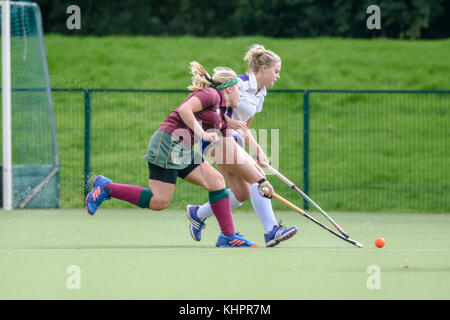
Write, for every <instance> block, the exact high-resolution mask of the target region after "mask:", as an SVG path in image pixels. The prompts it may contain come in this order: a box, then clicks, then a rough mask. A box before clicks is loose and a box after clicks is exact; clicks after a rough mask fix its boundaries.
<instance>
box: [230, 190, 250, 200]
mask: <svg viewBox="0 0 450 320" xmlns="http://www.w3.org/2000/svg"><path fill="white" fill-rule="evenodd" d="M233 193H234V197H235V198H236V200H238V201H240V202H245V201H247V199H248V198H250V190H245V189H244V190H239V192H234V191H233Z"/></svg>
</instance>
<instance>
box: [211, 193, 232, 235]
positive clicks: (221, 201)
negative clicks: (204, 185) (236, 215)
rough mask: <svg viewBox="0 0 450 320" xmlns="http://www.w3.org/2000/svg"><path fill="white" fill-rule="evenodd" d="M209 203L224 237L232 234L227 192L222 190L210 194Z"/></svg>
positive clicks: (229, 203)
mask: <svg viewBox="0 0 450 320" xmlns="http://www.w3.org/2000/svg"><path fill="white" fill-rule="evenodd" d="M209 203H210V205H211V209H212V211H213V212H214V215H215V216H216V219H217V222H218V223H219V226H220V230H221V231H222V233H223V234H224V235H226V236H231V235H232V234H234V233H235V230H234V222H233V216H232V215H231V202H230V197H229V194H228V190H227V189H222V190H218V191H212V192H210V193H209Z"/></svg>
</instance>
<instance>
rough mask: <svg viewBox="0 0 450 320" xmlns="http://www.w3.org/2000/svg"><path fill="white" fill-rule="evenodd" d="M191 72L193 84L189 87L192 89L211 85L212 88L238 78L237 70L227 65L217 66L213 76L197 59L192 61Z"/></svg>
mask: <svg viewBox="0 0 450 320" xmlns="http://www.w3.org/2000/svg"><path fill="white" fill-rule="evenodd" d="M190 68H191V74H192V84H191V85H190V86H189V87H188V89H189V90H191V91H196V90H199V89H202V88H206V87H207V86H208V85H211V87H212V88H216V87H217V86H219V85H221V84H223V83H225V82H227V81H229V80H231V79H233V78H236V77H237V75H236V72H234V71H233V70H232V69H230V68H227V67H216V68H214V74H213V76H212V77H211V76H210V75H209V73H208V72H207V71H206V69H205V68H204V67H203V66H202V65H201V64H200V63H198V62H197V61H192V62H191V63H190Z"/></svg>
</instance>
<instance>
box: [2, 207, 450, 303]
mask: <svg viewBox="0 0 450 320" xmlns="http://www.w3.org/2000/svg"><path fill="white" fill-rule="evenodd" d="M113 201H114V200H113ZM310 214H311V215H313V216H314V217H316V218H317V219H319V220H321V221H322V222H324V223H326V224H327V225H329V223H327V222H326V221H324V220H323V217H321V216H320V214H318V213H317V212H314V211H311V212H310ZM330 215H331V216H332V217H333V218H334V219H335V220H336V221H337V222H338V223H339V224H340V225H341V226H342V227H343V228H344V229H345V230H346V231H347V232H348V233H349V234H350V236H351V238H354V239H356V240H358V241H360V242H361V243H362V244H363V245H364V248H362V249H360V248H357V247H354V246H352V245H351V244H348V243H347V242H344V241H342V240H340V239H339V238H337V237H335V236H333V235H332V234H330V233H329V232H327V231H326V230H323V229H322V228H320V227H319V226H317V225H316V224H314V223H313V222H311V221H309V220H307V219H305V218H304V217H302V216H300V215H298V214H296V213H294V212H291V211H277V212H276V216H277V218H279V219H280V218H282V219H283V220H284V223H285V224H287V225H294V224H295V225H297V226H298V227H299V232H298V234H297V235H296V236H295V237H293V238H291V239H290V240H287V241H286V242H283V243H281V244H280V245H279V246H277V247H274V248H265V247H264V241H263V229H262V226H261V224H260V222H259V221H258V220H257V218H256V216H255V214H254V213H252V212H246V211H242V210H236V211H235V213H234V219H235V224H236V229H237V231H240V232H241V233H242V234H244V236H245V237H247V238H248V239H251V240H253V241H256V242H258V244H259V247H258V248H215V246H214V245H215V241H216V239H217V236H218V233H219V229H218V225H217V223H216V221H215V219H214V218H212V219H209V220H208V221H207V228H206V229H205V230H204V231H203V239H202V241H201V242H195V241H194V240H192V239H191V237H190V235H189V231H188V220H187V219H186V217H185V215H184V212H183V211H182V210H170V211H162V212H158V213H154V212H153V213H152V212H149V211H147V210H143V209H121V210H119V209H102V208H100V209H99V211H98V212H97V214H96V215H95V216H93V217H91V216H88V215H87V214H86V213H85V212H84V210H81V209H64V210H61V209H60V210H21V211H11V212H5V211H0V288H1V290H0V299H168V300H175V299H177V300H178V299H194V300H197V299H202V300H208V299H220V300H225V299H257V300H261V299H275V300H291V299H449V298H450V290H449V287H450V280H449V279H450V278H449V277H448V273H449V271H450V262H449V261H450V247H449V243H450V238H449V237H450V236H449V233H448V230H447V226H448V225H449V224H450V216H449V215H445V214H418V213H411V214H405V213H395V214H394V213H368V212H366V213H355V212H353V213H346V212H339V213H330ZM377 237H384V238H385V239H386V246H385V247H384V248H382V249H378V248H376V247H375V246H374V240H375V239H376V238H377ZM70 266H77V267H78V268H79V271H80V273H79V275H80V278H79V280H80V282H79V283H80V285H81V286H80V289H69V287H70V286H69V287H68V286H67V283H68V281H69V279H71V278H70V277H71V276H72V275H73V271H72V270H73V269H70ZM374 268H375V269H377V270H379V275H380V277H379V278H378V280H379V282H373V281H372V280H373V279H374V278H373V277H374V274H372V273H371V272H372V271H371V270H374ZM69 283H70V281H69ZM377 285H379V286H377ZM373 286H375V287H373ZM370 288H372V289H370Z"/></svg>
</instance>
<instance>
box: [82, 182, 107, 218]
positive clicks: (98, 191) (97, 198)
mask: <svg viewBox="0 0 450 320" xmlns="http://www.w3.org/2000/svg"><path fill="white" fill-rule="evenodd" d="M110 182H112V181H111V180H110V179H108V178H105V177H104V176H97V177H96V178H95V180H94V185H93V186H92V191H91V192H89V193H88V195H87V196H86V200H85V202H84V205H85V208H86V212H87V213H88V214H90V215H91V216H93V215H94V214H95V211H97V209H98V207H99V206H100V205H101V204H102V202H103V201H105V200H109V199H111V196H110V195H109V194H108V192H106V191H105V185H106V184H107V183H110Z"/></svg>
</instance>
